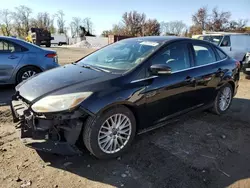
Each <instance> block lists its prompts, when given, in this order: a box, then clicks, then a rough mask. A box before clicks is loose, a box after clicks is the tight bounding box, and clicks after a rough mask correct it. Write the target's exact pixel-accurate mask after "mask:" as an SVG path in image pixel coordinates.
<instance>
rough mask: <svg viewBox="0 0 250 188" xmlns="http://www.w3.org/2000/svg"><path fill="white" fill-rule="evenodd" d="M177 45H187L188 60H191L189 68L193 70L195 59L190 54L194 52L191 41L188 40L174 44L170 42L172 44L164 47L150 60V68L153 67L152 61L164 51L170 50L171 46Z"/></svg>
mask: <svg viewBox="0 0 250 188" xmlns="http://www.w3.org/2000/svg"><path fill="white" fill-rule="evenodd" d="M175 44H185V45H186V47H187V52H188V59H189V62H188V63H189V66H190V67H189V68H192V67H193V64H194V59H193V57H192V55H191V54H190V52H191V51H192V49H190V48H191V46H190V45H192V44H191V43H190V41H187V40H181V41H174V42H170V43H167V44H165V45H163V46H162V48H161V49H159V51H157V52H156V53H155V54H153V55H152V56H151V57H150V59H149V60H148V61H149V67H150V66H151V65H152V59H154V58H155V57H156V56H157V55H158V54H159V53H161V52H162V51H164V50H165V49H166V48H168V47H169V46H171V45H175Z"/></svg>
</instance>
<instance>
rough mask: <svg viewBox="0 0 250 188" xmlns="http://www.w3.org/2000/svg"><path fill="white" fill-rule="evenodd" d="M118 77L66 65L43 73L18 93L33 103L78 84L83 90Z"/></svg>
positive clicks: (21, 86) (20, 87) (29, 81)
mask: <svg viewBox="0 0 250 188" xmlns="http://www.w3.org/2000/svg"><path fill="white" fill-rule="evenodd" d="M114 77H117V75H113V74H110V73H106V72H99V71H96V70H92V69H87V68H83V67H81V66H78V65H73V64H71V65H65V66H62V67H59V68H55V69H51V70H49V71H46V72H43V73H41V74H39V75H37V76H35V77H33V78H31V79H28V80H27V81H24V83H21V84H20V85H18V86H17V91H18V92H19V95H21V96H22V97H23V98H25V99H26V100H28V101H30V102H33V101H36V100H37V99H39V98H42V97H43V96H46V95H48V94H50V93H53V92H56V91H59V90H61V89H64V90H65V89H66V88H67V87H69V91H68V92H69V93H71V92H74V91H70V87H71V86H73V85H76V84H80V85H81V88H82V87H84V86H87V85H89V84H93V83H97V82H102V81H105V80H108V79H112V78H114Z"/></svg>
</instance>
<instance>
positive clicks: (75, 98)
mask: <svg viewBox="0 0 250 188" xmlns="http://www.w3.org/2000/svg"><path fill="white" fill-rule="evenodd" d="M91 94H92V92H79V93H70V94H63V95H50V96H47V97H44V98H42V99H40V100H39V101H37V102H36V103H35V104H33V105H32V107H31V108H32V110H34V111H35V112H38V113H46V112H60V111H64V110H71V109H72V108H75V107H76V106H78V105H79V104H80V103H81V102H82V101H84V100H85V99H86V98H88V97H89V96H90V95H91Z"/></svg>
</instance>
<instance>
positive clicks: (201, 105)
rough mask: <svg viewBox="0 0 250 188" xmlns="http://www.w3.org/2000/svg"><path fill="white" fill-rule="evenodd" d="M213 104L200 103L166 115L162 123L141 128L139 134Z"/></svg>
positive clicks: (173, 121)
mask: <svg viewBox="0 0 250 188" xmlns="http://www.w3.org/2000/svg"><path fill="white" fill-rule="evenodd" d="M212 106H213V104H212V103H210V104H208V105H203V104H199V105H196V106H193V107H191V108H188V109H185V110H183V111H180V112H176V113H174V114H171V115H169V116H167V117H165V118H164V120H163V121H161V122H160V123H156V124H155V125H152V126H150V127H148V128H145V129H142V130H139V131H138V133H137V134H138V135H140V134H143V133H146V132H149V131H152V130H154V129H158V128H160V127H163V126H165V125H168V124H170V123H175V122H177V121H179V119H180V118H181V117H182V116H184V115H187V114H191V113H196V112H199V111H203V110H206V109H209V108H211V107H212ZM175 117H178V118H175Z"/></svg>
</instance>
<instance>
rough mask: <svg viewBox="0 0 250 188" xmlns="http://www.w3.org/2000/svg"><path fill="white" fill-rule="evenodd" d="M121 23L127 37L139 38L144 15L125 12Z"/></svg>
mask: <svg viewBox="0 0 250 188" xmlns="http://www.w3.org/2000/svg"><path fill="white" fill-rule="evenodd" d="M122 21H123V24H124V25H125V30H126V32H127V34H128V35H130V36H141V35H142V27H143V25H144V24H145V21H146V15H145V14H144V13H142V14H140V13H138V12H137V11H131V12H125V13H124V14H123V16H122Z"/></svg>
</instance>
